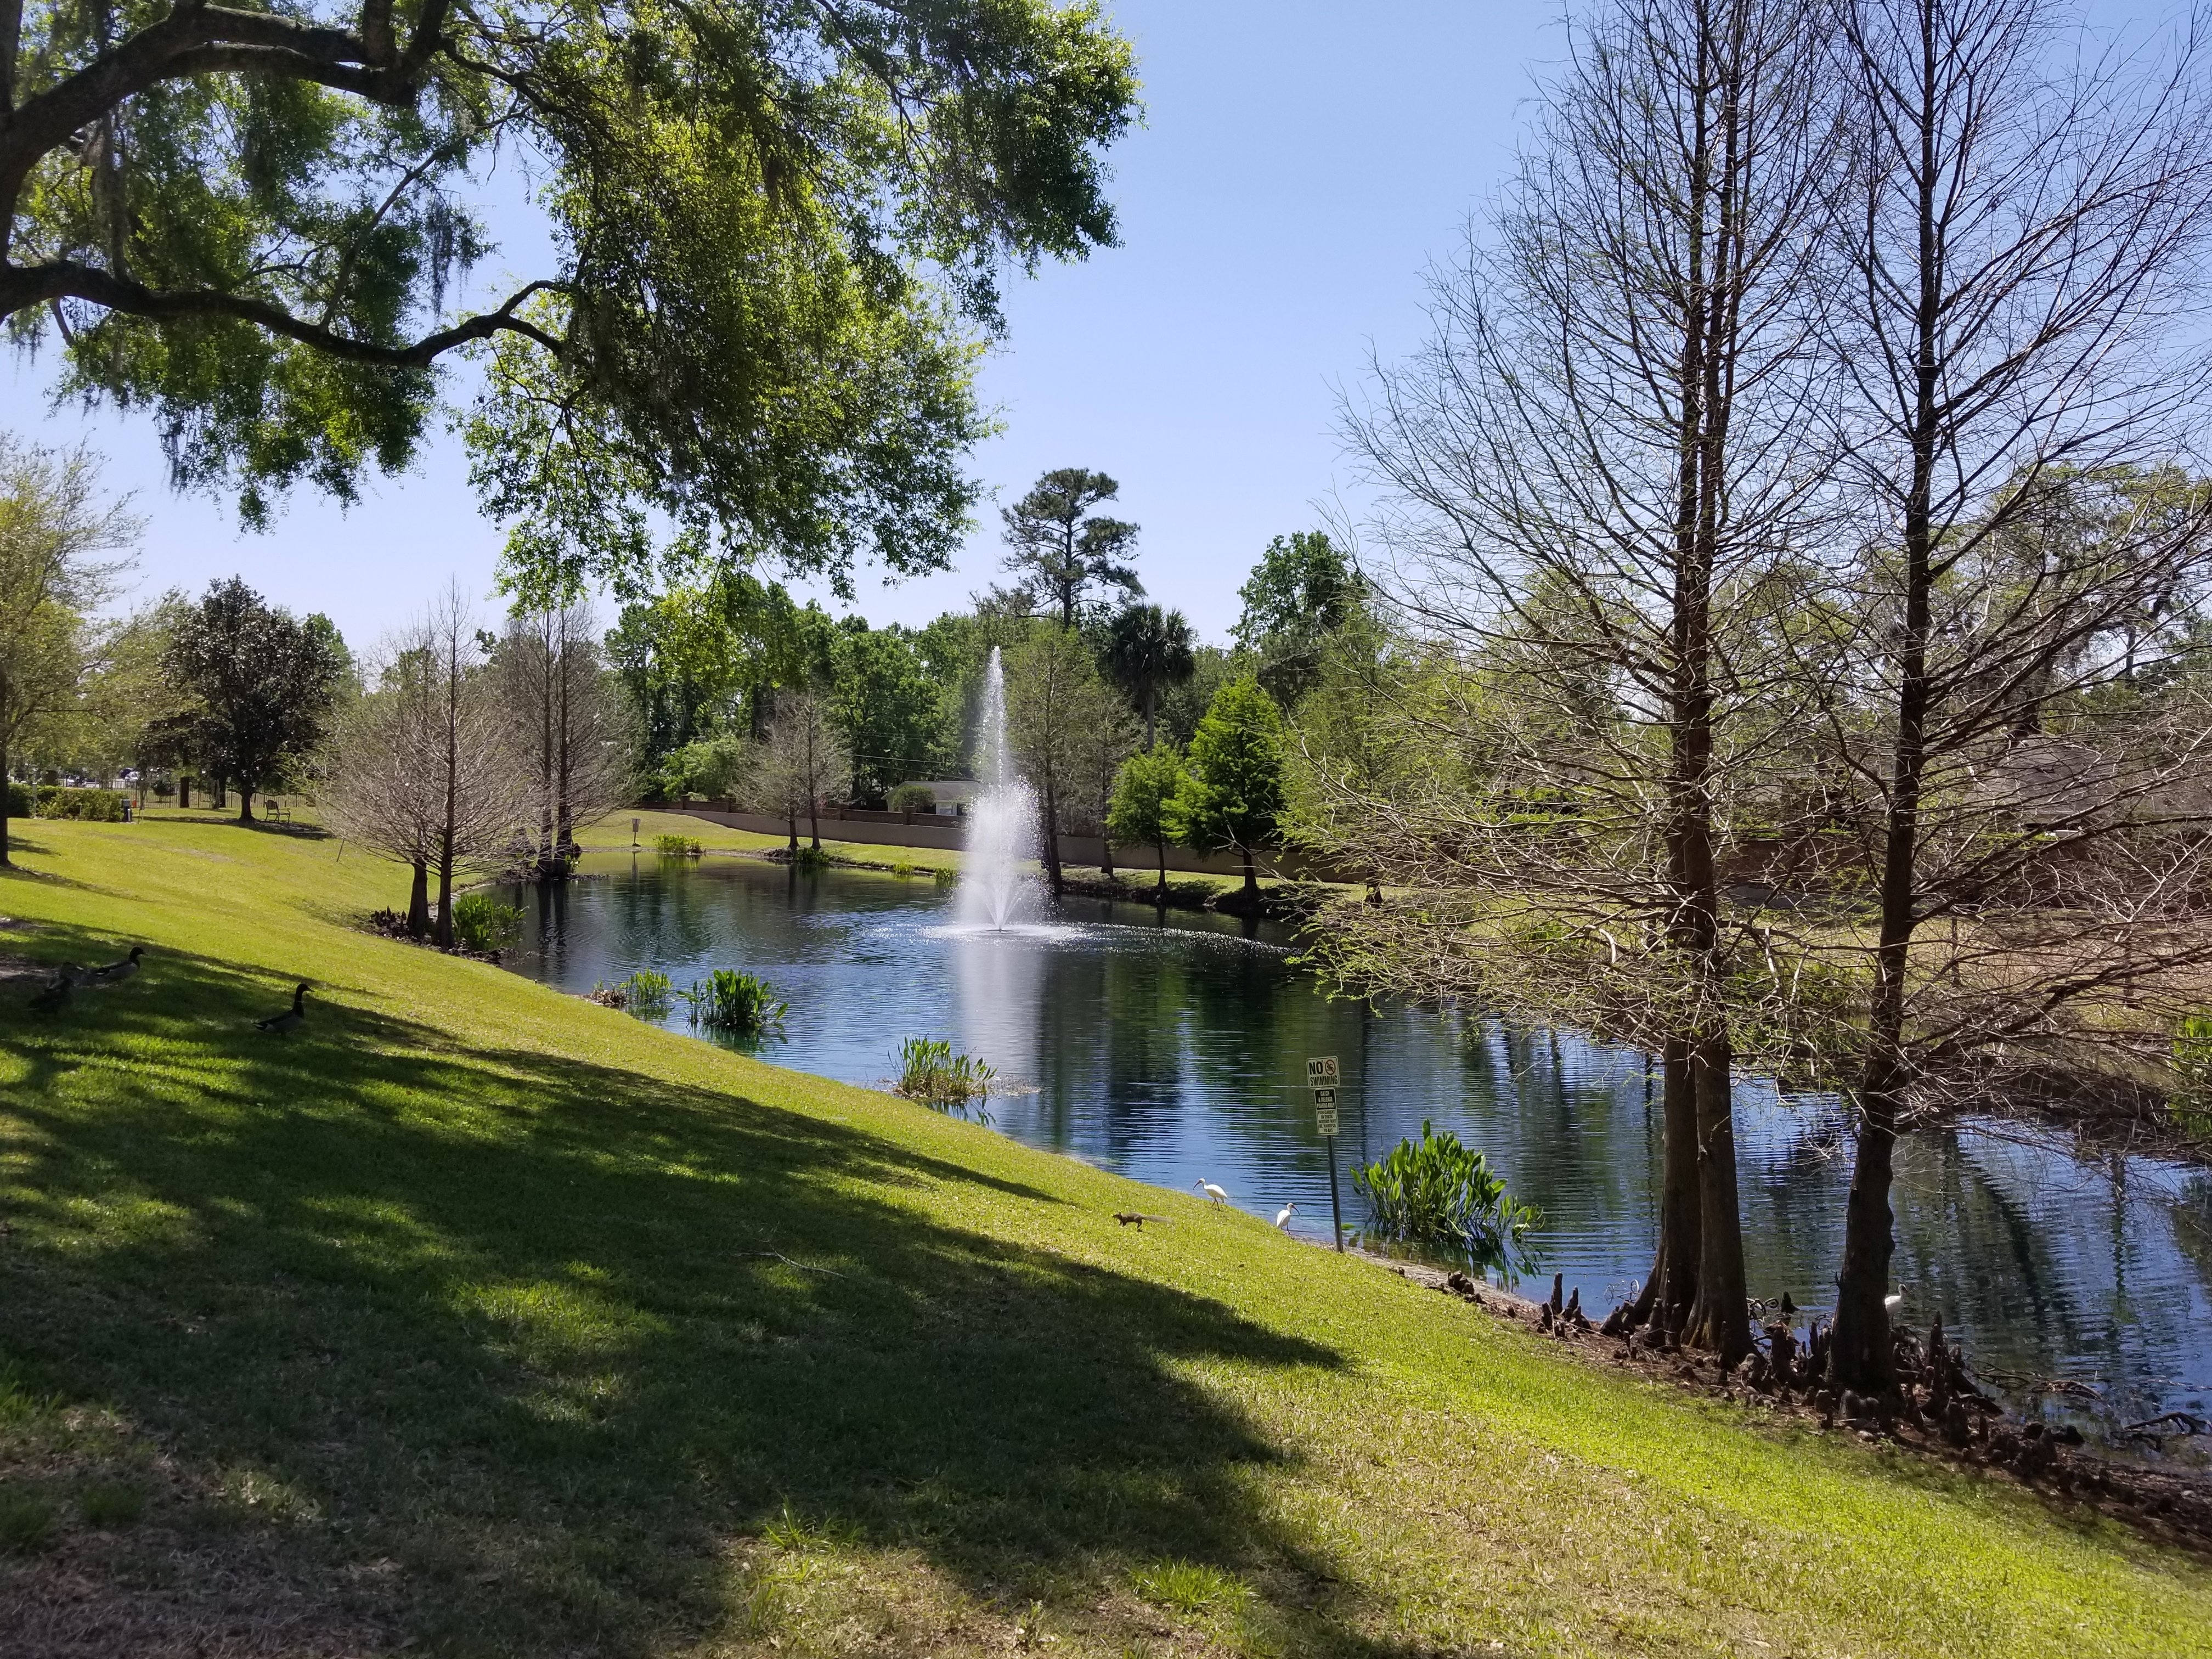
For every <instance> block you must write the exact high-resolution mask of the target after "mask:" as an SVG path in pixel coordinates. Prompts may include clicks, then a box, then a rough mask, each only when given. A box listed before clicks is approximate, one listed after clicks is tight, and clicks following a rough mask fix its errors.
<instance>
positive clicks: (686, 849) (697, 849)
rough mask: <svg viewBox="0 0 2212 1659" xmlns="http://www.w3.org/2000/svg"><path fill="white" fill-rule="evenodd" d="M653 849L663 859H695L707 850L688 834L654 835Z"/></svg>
mask: <svg viewBox="0 0 2212 1659" xmlns="http://www.w3.org/2000/svg"><path fill="white" fill-rule="evenodd" d="M653 851H654V852H656V853H658V854H660V856H661V857H663V858H665V859H696V858H700V857H702V856H704V854H706V851H707V849H706V848H704V847H702V846H701V845H700V844H699V843H698V842H696V841H694V840H692V839H691V837H690V836H654V837H653Z"/></svg>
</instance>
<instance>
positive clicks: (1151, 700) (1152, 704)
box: [1145, 680, 1160, 755]
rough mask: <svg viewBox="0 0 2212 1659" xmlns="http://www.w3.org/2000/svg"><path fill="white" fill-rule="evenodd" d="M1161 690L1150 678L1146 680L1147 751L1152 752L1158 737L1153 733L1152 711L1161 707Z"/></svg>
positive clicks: (1147, 752)
mask: <svg viewBox="0 0 2212 1659" xmlns="http://www.w3.org/2000/svg"><path fill="white" fill-rule="evenodd" d="M1159 701H1160V691H1159V688H1158V686H1156V685H1154V684H1152V682H1151V681H1150V680H1146V682H1145V752H1146V754H1147V755H1149V754H1151V753H1152V749H1153V746H1154V744H1156V743H1157V742H1158V739H1157V738H1155V737H1154V736H1153V734H1152V712H1153V710H1154V709H1156V708H1158V707H1159Z"/></svg>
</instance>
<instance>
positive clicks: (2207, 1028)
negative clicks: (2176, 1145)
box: [2166, 1014, 2212, 1139]
mask: <svg viewBox="0 0 2212 1659" xmlns="http://www.w3.org/2000/svg"><path fill="white" fill-rule="evenodd" d="M2173 1070H2174V1073H2175V1075H2176V1076H2177V1078H2178V1079H2179V1082H2180V1086H2179V1088H2178V1089H2176V1090H2175V1091H2173V1095H2172V1099H2171V1100H2169V1101H2168V1102H2167V1103H2166V1109H2167V1110H2168V1111H2169V1112H2171V1113H2172V1115H2173V1121H2174V1122H2175V1123H2176V1124H2177V1125H2179V1127H2180V1128H2181V1130H2182V1132H2183V1133H2185V1134H2188V1135H2191V1136H2193V1137H2195V1138H2196V1139H2212V1014H2191V1015H2189V1016H2188V1017H2187V1018H2185V1019H2184V1020H2183V1021H2182V1022H2181V1025H2180V1029H2179V1030H2177V1031H2176V1032H2175V1033H2174V1037H2173Z"/></svg>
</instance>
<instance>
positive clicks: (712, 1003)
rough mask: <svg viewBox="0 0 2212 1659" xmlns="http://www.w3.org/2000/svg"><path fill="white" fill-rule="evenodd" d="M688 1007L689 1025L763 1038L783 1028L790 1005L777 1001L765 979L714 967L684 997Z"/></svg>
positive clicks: (694, 983) (771, 987) (772, 989)
mask: <svg viewBox="0 0 2212 1659" xmlns="http://www.w3.org/2000/svg"><path fill="white" fill-rule="evenodd" d="M683 996H684V1000H685V1001H686V1002H688V1003H690V1005H691V1023H692V1024H694V1025H703V1026H705V1027H706V1028H707V1029H708V1030H710V1031H727V1032H729V1033H731V1034H732V1036H768V1035H770V1034H772V1033H775V1032H777V1031H781V1030H782V1029H783V1017H784V1015H785V1014H786V1013H787V1012H789V1011H790V1005H789V1004H788V1003H785V1002H780V1001H778V1000H776V994H775V987H774V986H772V985H770V984H769V982H768V981H766V980H763V979H760V978H757V977H756V976H755V975H751V974H747V973H740V972H738V970H736V969H730V968H717V969H714V972H712V973H711V974H709V975H708V976H707V977H706V978H705V979H703V980H698V981H694V982H693V984H692V987H691V988H690V990H688V991H686V992H684V994H683Z"/></svg>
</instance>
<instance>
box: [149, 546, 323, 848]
mask: <svg viewBox="0 0 2212 1659" xmlns="http://www.w3.org/2000/svg"><path fill="white" fill-rule="evenodd" d="M342 653H343V645H342V644H341V643H340V641H338V636H337V629H335V628H334V627H332V626H331V623H330V621H329V619H328V618H327V617H319V616H317V617H308V618H307V619H306V620H305V621H301V620H300V619H298V618H295V617H292V616H291V615H289V613H288V612H285V611H279V610H277V609H276V608H275V607H273V606H271V605H269V604H268V602H267V601H265V600H264V599H262V597H261V596H260V595H259V594H258V593H256V592H254V591H253V590H252V588H250V587H248V586H246V584H245V583H244V582H242V581H240V580H239V579H238V578H237V577H235V576H233V577H231V578H230V579H229V580H228V581H219V582H215V583H212V584H210V586H209V588H208V591H207V593H206V595H205V597H204V598H203V599H201V600H200V602H199V603H198V604H197V605H193V606H192V607H191V609H189V610H188V611H185V612H184V613H183V614H182V615H181V616H180V617H178V619H177V623H176V629H175V632H174V633H173V635H171V636H170V640H169V644H168V647H167V650H166V651H165V652H163V653H162V658H161V669H162V672H163V674H164V675H165V676H166V677H167V678H168V679H169V681H170V682H171V683H172V684H173V685H174V686H175V687H176V688H177V689H178V690H179V691H181V692H183V693H185V695H186V696H188V697H189V698H190V699H191V706H190V708H189V709H188V710H187V712H186V713H185V714H183V715H181V716H180V717H179V720H180V722H181V725H182V727H183V730H182V732H181V733H180V735H181V736H182V738H183V739H184V744H185V747H187V748H188V749H189V750H190V752H191V754H193V755H194V756H195V757H197V760H198V762H199V764H200V765H201V766H202V767H204V769H206V770H207V771H209V772H210V773H211V774H213V775H215V776H216V777H219V778H222V779H225V780H227V781H230V782H234V783H235V784H236V785H237V786H238V788H239V795H240V799H239V809H238V816H239V819H240V822H241V823H245V822H250V821H251V820H252V817H253V792H254V791H255V790H256V789H258V788H259V787H261V786H262V785H263V784H264V783H266V782H268V781H270V780H271V779H273V778H275V777H276V775H277V774H278V772H279V771H280V770H281V769H283V766H284V764H285V763H287V762H288V761H290V760H292V759H293V758H295V757H298V756H301V755H304V754H306V753H307V752H308V751H309V750H312V749H313V747H314V746H315V744H316V743H317V742H319V740H320V738H321V737H322V733H323V724H324V721H325V718H326V717H327V716H328V714H330V711H331V707H332V705H333V704H334V702H336V700H337V693H338V687H339V682H340V678H341V676H342V675H343V672H344V667H345V659H344V658H343V655H342Z"/></svg>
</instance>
